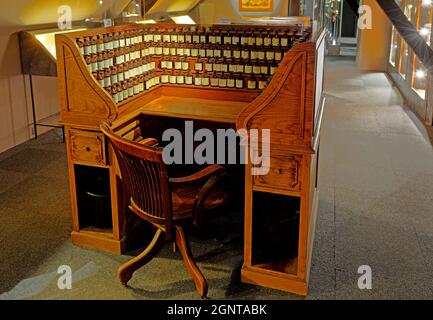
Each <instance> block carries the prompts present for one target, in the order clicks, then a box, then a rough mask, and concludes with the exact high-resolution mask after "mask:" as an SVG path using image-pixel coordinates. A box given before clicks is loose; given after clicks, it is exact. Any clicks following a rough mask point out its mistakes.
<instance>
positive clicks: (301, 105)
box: [237, 42, 315, 147]
mask: <svg viewBox="0 0 433 320" xmlns="http://www.w3.org/2000/svg"><path fill="white" fill-rule="evenodd" d="M314 71H315V43H313V42H308V43H303V44H299V45H297V46H296V47H294V48H292V49H291V50H290V51H289V52H288V53H287V54H286V56H285V57H284V59H283V61H282V62H281V64H280V67H279V69H278V71H277V73H276V74H275V75H274V77H273V79H272V81H271V83H270V84H269V86H268V87H267V88H266V89H265V90H264V91H263V93H262V94H261V95H260V96H259V97H258V98H257V99H256V100H254V101H253V102H252V103H251V104H250V105H249V106H248V107H247V108H246V109H245V110H244V111H243V112H242V113H241V115H240V116H239V119H238V121H237V127H238V129H272V131H271V144H272V145H283V146H300V147H302V146H303V147H309V146H311V139H312V135H313V128H312V123H313V117H314V116H313V114H314V81H315V80H314V79H315V77H314Z"/></svg>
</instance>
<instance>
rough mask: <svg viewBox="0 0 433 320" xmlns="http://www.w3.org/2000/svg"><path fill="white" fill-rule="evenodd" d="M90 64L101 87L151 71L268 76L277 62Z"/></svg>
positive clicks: (148, 60)
mask: <svg viewBox="0 0 433 320" xmlns="http://www.w3.org/2000/svg"><path fill="white" fill-rule="evenodd" d="M93 65H94V64H89V65H88V67H89V72H91V73H92V74H93V76H94V77H95V79H96V80H98V81H99V82H100V84H101V86H102V87H108V86H110V85H113V84H116V83H118V82H122V81H124V80H129V79H130V78H133V77H136V76H139V75H142V74H145V73H148V72H152V71H193V73H200V72H216V73H233V74H234V73H237V74H241V75H246V76H250V75H254V76H259V75H263V76H269V77H272V76H273V75H274V74H275V73H276V71H277V70H278V65H279V64H278V61H275V60H274V61H273V63H272V64H268V63H267V62H264V61H260V60H256V61H251V60H226V59H223V58H222V59H201V60H194V61H190V60H188V59H179V58H178V59H176V60H171V59H162V60H154V59H150V58H140V59H136V60H133V61H130V62H128V63H123V64H120V65H109V64H108V65H104V68H103V69H102V70H101V69H95V67H94V66H93Z"/></svg>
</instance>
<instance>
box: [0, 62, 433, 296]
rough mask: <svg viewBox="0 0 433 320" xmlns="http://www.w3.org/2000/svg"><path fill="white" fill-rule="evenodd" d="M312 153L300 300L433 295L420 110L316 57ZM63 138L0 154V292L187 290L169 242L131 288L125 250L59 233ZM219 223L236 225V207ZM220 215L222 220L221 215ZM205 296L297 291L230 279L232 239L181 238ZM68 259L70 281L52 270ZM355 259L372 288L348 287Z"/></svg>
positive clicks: (65, 209)
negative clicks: (321, 93)
mask: <svg viewBox="0 0 433 320" xmlns="http://www.w3.org/2000/svg"><path fill="white" fill-rule="evenodd" d="M326 94H327V105H326V112H325V118H324V124H323V138H322V149H321V158H320V188H321V194H320V204H319V217H318V224H317V234H316V243H315V249H314V256H313V266H312V270H311V283H310V294H309V296H308V299H432V298H433V293H432V292H433V291H432V290H433V209H432V200H433V188H432V181H433V161H432V159H433V150H432V146H431V143H430V140H429V138H428V133H427V131H426V129H425V128H424V127H423V125H422V124H421V123H420V121H419V120H418V119H417V118H416V117H415V116H414V115H413V113H412V112H410V111H409V110H408V109H407V108H405V107H404V105H403V102H402V100H401V98H400V96H399V95H398V93H397V92H396V91H395V90H394V89H393V88H392V86H391V85H390V83H389V81H388V80H387V78H386V76H385V75H383V74H380V73H362V72H359V71H358V70H357V68H356V65H355V62H354V60H353V59H351V58H344V59H341V58H340V59H336V58H332V59H328V60H327V66H326ZM68 188H69V187H68V181H67V165H66V154H65V145H64V144H62V142H61V136H60V133H59V132H57V131H55V130H53V131H50V132H49V133H47V134H45V135H43V136H41V137H40V139H38V140H37V141H29V142H27V143H25V144H23V145H20V146H18V147H16V148H14V149H12V150H9V151H7V152H5V153H3V154H0V221H1V224H0V299H198V298H199V297H198V296H197V294H196V292H195V289H194V286H193V282H192V281H191V279H190V277H189V275H188V273H187V271H186V269H185V268H184V266H183V263H182V260H181V258H180V256H179V254H177V253H173V252H172V251H171V250H170V248H168V247H167V248H165V249H164V250H163V251H162V252H161V254H160V255H159V256H158V257H157V258H156V259H154V260H153V261H152V262H150V263H149V264H148V265H147V266H145V267H144V268H142V269H141V270H139V271H138V272H137V273H136V275H135V276H134V278H133V280H132V281H131V283H130V285H131V288H124V287H122V286H121V285H120V284H119V283H118V282H117V279H116V270H117V268H118V267H119V265H120V264H122V263H123V262H126V261H127V260H129V259H130V257H131V255H133V254H134V252H132V253H131V254H130V255H125V256H116V255H112V254H108V253H101V252H97V251H93V250H85V249H82V248H78V247H75V246H73V245H72V244H71V242H70V238H69V237H70V232H71V228H72V227H71V210H70V199H69V190H68ZM232 217H233V219H231V220H230V224H229V225H228V226H227V230H230V231H231V232H232V233H233V234H235V233H236V232H239V233H240V232H241V230H242V221H241V218H240V216H239V213H233V216H232ZM225 223H227V222H225ZM191 242H192V250H193V253H194V255H195V257H196V259H197V261H198V263H199V266H200V267H201V269H202V270H203V272H204V274H205V275H206V277H207V278H208V281H209V287H210V291H209V297H210V298H211V299H260V300H267V299H301V298H300V297H297V296H295V295H291V294H287V293H283V292H278V291H275V290H270V289H265V288H259V287H255V286H250V285H244V284H241V283H240V281H239V267H240V265H241V263H242V241H241V240H240V239H236V237H235V238H234V239H233V241H229V242H228V243H227V244H226V245H224V246H220V245H218V244H217V243H216V242H215V241H214V240H213V239H198V238H192V239H191ZM63 265H67V266H70V267H71V268H72V272H73V283H72V289H71V290H59V289H58V286H57V280H58V278H59V275H58V274H57V270H58V268H59V267H60V266H63ZM362 265H368V266H370V267H371V269H372V272H373V278H372V279H373V281H372V283H373V288H372V290H360V289H359V288H358V285H357V283H358V278H359V277H360V275H359V274H358V273H357V272H358V268H359V267H360V266H362Z"/></svg>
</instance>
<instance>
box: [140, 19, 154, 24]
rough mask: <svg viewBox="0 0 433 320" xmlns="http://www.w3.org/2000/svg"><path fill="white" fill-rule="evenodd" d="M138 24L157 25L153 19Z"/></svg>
mask: <svg viewBox="0 0 433 320" xmlns="http://www.w3.org/2000/svg"><path fill="white" fill-rule="evenodd" d="M137 23H140V24H154V23H156V21H155V20H153V19H149V20H141V21H137Z"/></svg>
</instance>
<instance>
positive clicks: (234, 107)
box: [120, 96, 248, 126]
mask: <svg viewBox="0 0 433 320" xmlns="http://www.w3.org/2000/svg"><path fill="white" fill-rule="evenodd" d="M247 106H248V103H246V102H235V101H222V100H209V99H196V98H182V97H174V96H161V97H159V98H157V99H155V100H153V101H151V102H149V103H146V104H145V105H144V106H143V107H141V108H139V109H138V110H137V111H135V112H133V113H131V114H130V115H128V117H126V118H122V119H120V120H121V121H125V120H128V118H134V117H136V116H137V115H138V114H143V115H152V116H161V117H170V118H178V119H188V120H200V121H209V122H217V123H226V124H230V125H233V126H235V125H236V122H237V120H238V118H239V115H240V114H241V112H242V111H243V110H244V109H245V108H246V107H247Z"/></svg>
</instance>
